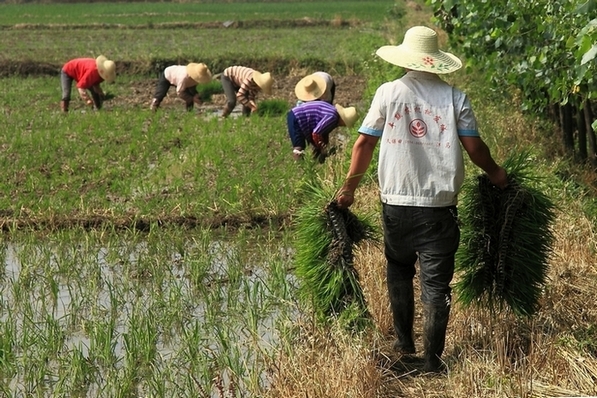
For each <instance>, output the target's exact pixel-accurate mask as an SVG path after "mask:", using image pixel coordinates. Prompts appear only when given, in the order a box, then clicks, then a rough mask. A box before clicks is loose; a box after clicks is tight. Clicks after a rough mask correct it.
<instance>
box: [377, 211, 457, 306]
mask: <svg viewBox="0 0 597 398" xmlns="http://www.w3.org/2000/svg"><path fill="white" fill-rule="evenodd" d="M382 213H383V228H384V245H385V256H386V260H387V280H388V283H391V282H392V281H399V280H408V279H412V278H413V277H414V276H415V273H416V270H415V264H416V262H417V259H418V260H419V271H420V285H421V301H422V302H423V303H424V304H429V305H437V306H446V305H449V304H450V300H451V288H450V282H451V281H452V277H453V276H454V255H455V253H456V250H457V249H458V242H459V240H460V228H459V226H458V219H457V218H458V214H457V210H456V206H450V207H413V206H393V205H388V204H385V203H384V204H383V209H382Z"/></svg>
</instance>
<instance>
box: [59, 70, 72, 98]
mask: <svg viewBox="0 0 597 398" xmlns="http://www.w3.org/2000/svg"><path fill="white" fill-rule="evenodd" d="M73 80H74V79H73V78H72V77H70V76H69V75H67V74H66V72H65V71H63V70H61V71H60V85H61V87H62V101H70V92H71V90H72V88H73Z"/></svg>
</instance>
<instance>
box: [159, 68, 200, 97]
mask: <svg viewBox="0 0 597 398" xmlns="http://www.w3.org/2000/svg"><path fill="white" fill-rule="evenodd" d="M173 86H174V84H172V83H170V81H168V79H166V76H165V75H164V72H160V75H159V77H158V85H157V86H156V88H155V93H154V94H153V98H155V99H157V100H158V102H162V100H163V99H164V98H165V97H166V95H168V90H170V87H173ZM174 87H176V86H174ZM184 92H185V93H186V94H188V95H190V96H191V98H192V97H194V96H195V95H196V94H197V87H196V86H193V87H187V88H186V89H185V90H184Z"/></svg>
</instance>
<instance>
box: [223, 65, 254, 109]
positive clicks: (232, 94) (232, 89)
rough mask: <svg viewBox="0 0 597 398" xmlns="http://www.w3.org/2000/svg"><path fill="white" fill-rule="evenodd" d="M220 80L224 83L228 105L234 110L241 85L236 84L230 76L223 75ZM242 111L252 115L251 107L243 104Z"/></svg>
mask: <svg viewBox="0 0 597 398" xmlns="http://www.w3.org/2000/svg"><path fill="white" fill-rule="evenodd" d="M220 82H221V83H222V89H223V90H224V94H225V95H226V107H227V108H228V109H230V111H232V110H233V109H234V107H235V106H236V93H237V92H238V90H240V87H239V86H237V85H236V84H234V83H233V82H232V80H230V78H229V77H228V76H224V75H222V76H221V77H220ZM242 113H243V115H244V116H249V115H251V108H250V107H248V106H244V105H243V109H242Z"/></svg>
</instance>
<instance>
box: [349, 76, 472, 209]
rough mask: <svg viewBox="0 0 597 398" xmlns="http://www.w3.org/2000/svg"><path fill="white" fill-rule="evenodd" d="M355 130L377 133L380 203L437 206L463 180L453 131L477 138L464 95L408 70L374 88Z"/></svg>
mask: <svg viewBox="0 0 597 398" xmlns="http://www.w3.org/2000/svg"><path fill="white" fill-rule="evenodd" d="M359 133H362V134H367V135H372V136H376V137H380V152H379V166H378V176H379V185H380V190H381V193H380V195H381V200H382V202H383V203H388V204H392V205H401V206H422V207H443V206H452V205H455V204H456V202H457V195H458V192H459V190H460V188H461V186H462V183H463V181H464V161H463V158H462V149H461V147H460V140H459V136H472V137H478V136H479V133H478V130H477V121H476V119H475V115H474V113H473V110H472V107H471V104H470V101H469V99H468V97H467V96H466V95H465V94H464V93H463V92H462V91H460V90H458V89H456V88H454V87H452V86H450V85H449V84H447V83H446V82H444V81H443V80H441V79H440V78H439V76H437V75H434V74H431V73H426V72H417V71H410V72H408V73H407V74H406V75H405V76H404V77H402V78H400V79H398V80H395V81H392V82H388V83H384V84H382V85H381V86H380V87H379V88H378V89H377V91H376V93H375V96H374V98H373V101H372V103H371V107H370V109H369V112H368V113H367V115H366V117H365V119H364V120H363V124H362V125H361V127H360V128H359Z"/></svg>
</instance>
